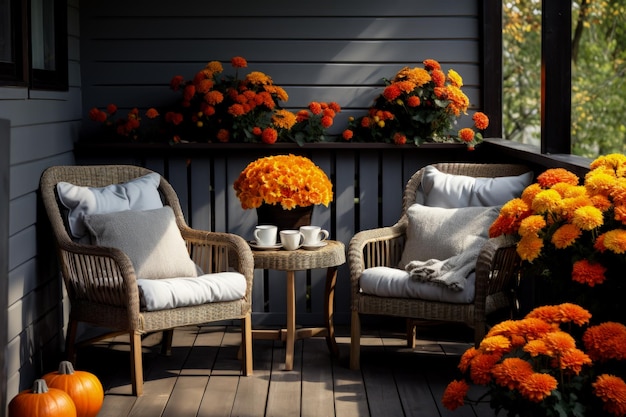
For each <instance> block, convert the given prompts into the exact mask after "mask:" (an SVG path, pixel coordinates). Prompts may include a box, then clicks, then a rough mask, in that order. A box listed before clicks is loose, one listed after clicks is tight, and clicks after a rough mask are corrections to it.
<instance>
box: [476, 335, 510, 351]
mask: <svg viewBox="0 0 626 417" xmlns="http://www.w3.org/2000/svg"><path fill="white" fill-rule="evenodd" d="M479 349H480V350H482V351H483V352H487V353H497V354H500V355H501V354H503V353H506V352H508V351H510V350H511V341H510V340H509V338H507V337H505V336H501V335H495V336H488V337H485V338H484V339H483V340H482V342H480V346H479Z"/></svg>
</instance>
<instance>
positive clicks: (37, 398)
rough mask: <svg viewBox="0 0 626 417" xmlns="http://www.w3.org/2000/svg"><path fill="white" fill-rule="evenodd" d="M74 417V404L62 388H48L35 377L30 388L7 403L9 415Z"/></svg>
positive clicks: (23, 416) (44, 382)
mask: <svg viewBox="0 0 626 417" xmlns="http://www.w3.org/2000/svg"><path fill="white" fill-rule="evenodd" d="M27 416H28V417H61V416H63V417H76V406H75V405H74V401H72V398H71V397H70V396H69V395H68V394H67V393H66V392H65V391H63V390H60V389H58V388H48V385H47V384H46V381H44V380H43V379H36V380H35V382H34V383H33V388H32V389H27V390H24V391H22V392H20V393H19V394H17V395H16V396H15V397H13V399H12V400H11V402H10V403H9V417H27Z"/></svg>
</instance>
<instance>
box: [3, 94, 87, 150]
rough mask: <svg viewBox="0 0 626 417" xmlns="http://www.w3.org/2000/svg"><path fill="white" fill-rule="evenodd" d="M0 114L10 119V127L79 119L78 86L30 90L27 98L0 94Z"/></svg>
mask: <svg viewBox="0 0 626 417" xmlns="http://www.w3.org/2000/svg"><path fill="white" fill-rule="evenodd" d="M7 90H8V89H7ZM16 90H21V89H16ZM36 96H41V97H44V96H45V99H42V100H35V99H33V98H34V97H36ZM0 114H1V115H2V118H4V119H9V120H10V121H11V128H16V127H20V126H25V125H35V124H48V123H58V122H59V121H71V120H80V118H81V116H82V108H81V91H80V89H78V88H70V89H69V91H67V92H61V93H59V92H50V91H33V90H31V92H30V99H29V100H3V96H0ZM41 139H42V141H43V140H44V138H41Z"/></svg>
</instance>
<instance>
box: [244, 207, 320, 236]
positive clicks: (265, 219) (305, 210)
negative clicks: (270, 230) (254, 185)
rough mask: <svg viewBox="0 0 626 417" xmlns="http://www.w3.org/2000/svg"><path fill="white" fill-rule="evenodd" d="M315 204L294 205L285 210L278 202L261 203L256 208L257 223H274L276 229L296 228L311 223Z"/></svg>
mask: <svg viewBox="0 0 626 417" xmlns="http://www.w3.org/2000/svg"><path fill="white" fill-rule="evenodd" d="M314 207H315V206H307V207H294V208H293V209H291V210H285V209H284V208H282V206H281V205H280V204H276V205H272V204H262V205H261V206H260V207H258V208H257V209H256V213H257V217H258V224H274V225H276V226H278V230H288V229H298V228H299V227H300V226H308V225H310V224H311V216H312V215H313V208H314Z"/></svg>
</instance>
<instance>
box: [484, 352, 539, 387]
mask: <svg viewBox="0 0 626 417" xmlns="http://www.w3.org/2000/svg"><path fill="white" fill-rule="evenodd" d="M533 373H534V371H533V367H532V366H531V365H530V363H528V362H526V361H525V360H523V359H520V358H506V359H504V360H503V361H502V362H500V363H498V364H497V365H495V366H494V367H493V370H492V374H493V379H494V381H495V383H496V384H498V385H500V386H503V387H507V388H508V389H516V388H518V386H519V384H520V383H521V382H522V381H523V380H525V379H526V378H529V377H530V376H531V375H532V374H533Z"/></svg>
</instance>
